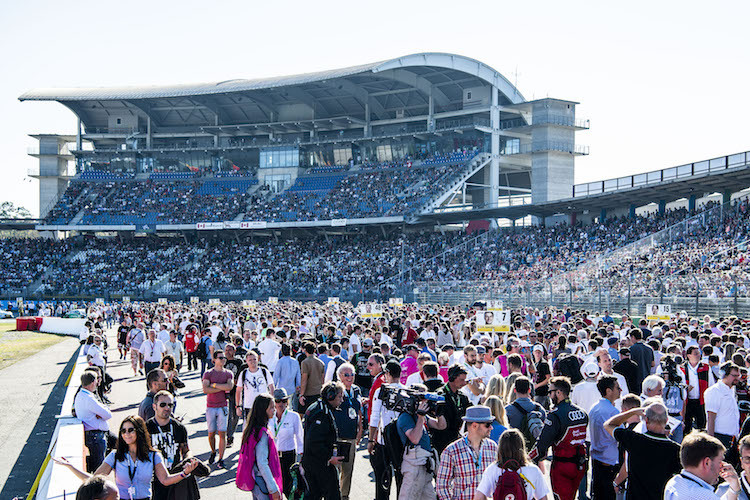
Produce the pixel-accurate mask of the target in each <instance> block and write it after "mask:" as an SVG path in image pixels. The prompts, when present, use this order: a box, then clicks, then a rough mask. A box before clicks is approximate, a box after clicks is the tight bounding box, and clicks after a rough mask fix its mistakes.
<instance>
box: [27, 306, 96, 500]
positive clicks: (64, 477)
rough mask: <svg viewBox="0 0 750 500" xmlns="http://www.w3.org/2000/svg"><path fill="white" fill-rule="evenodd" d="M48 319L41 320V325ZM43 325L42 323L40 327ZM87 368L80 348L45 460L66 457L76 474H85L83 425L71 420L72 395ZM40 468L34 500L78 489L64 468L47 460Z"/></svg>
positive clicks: (77, 482) (60, 496)
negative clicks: (83, 472)
mask: <svg viewBox="0 0 750 500" xmlns="http://www.w3.org/2000/svg"><path fill="white" fill-rule="evenodd" d="M48 319H49V318H45V319H44V323H46V322H47V320H48ZM54 319H61V318H54ZM73 321H78V320H73ZM44 323H42V326H43V325H44ZM55 333H57V332H55ZM87 367H88V362H87V360H86V355H85V354H83V348H79V349H78V357H77V358H76V363H75V366H74V367H73V371H72V373H71V374H70V378H69V379H68V388H67V390H66V391H65V398H64V399H63V404H62V407H61V408H60V415H58V416H57V425H56V426H55V432H54V433H53V435H52V440H51V441H50V444H49V449H48V450H47V457H49V456H53V457H66V458H67V459H68V460H69V461H70V463H72V464H73V465H75V466H76V467H77V468H79V469H80V470H86V455H87V452H86V449H85V447H84V441H83V423H81V421H80V420H78V419H77V418H75V417H73V415H72V414H71V411H72V409H73V400H74V399H75V394H76V391H77V390H78V386H79V385H80V384H81V374H82V373H83V371H84V370H85V369H86V368H87ZM42 467H43V469H42V470H40V473H41V478H40V479H39V483H38V488H37V491H36V498H37V499H38V500H52V499H55V500H57V499H60V500H63V499H71V498H75V494H76V491H78V488H79V487H80V486H81V480H80V479H78V477H76V476H75V475H74V474H73V473H72V472H70V470H69V469H68V468H67V467H63V466H61V465H58V464H56V463H55V462H53V461H51V460H49V458H47V459H46V460H45V462H44V465H42ZM32 489H33V488H32Z"/></svg>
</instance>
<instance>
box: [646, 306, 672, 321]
mask: <svg viewBox="0 0 750 500" xmlns="http://www.w3.org/2000/svg"><path fill="white" fill-rule="evenodd" d="M646 319H647V320H649V321H668V320H670V319H672V306H671V305H670V304H646Z"/></svg>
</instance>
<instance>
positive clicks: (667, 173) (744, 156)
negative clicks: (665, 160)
mask: <svg viewBox="0 0 750 500" xmlns="http://www.w3.org/2000/svg"><path fill="white" fill-rule="evenodd" d="M748 163H750V151H747V152H744V153H736V154H733V155H728V156H720V157H718V158H712V159H710V160H704V161H699V162H696V163H688V164H687V165H680V166H677V167H669V168H664V169H661V170H652V171H650V172H644V173H642V174H635V175H628V176H625V177H617V178H615V179H606V180H603V181H596V182H587V183H584V184H576V185H574V186H573V197H574V198H576V197H580V196H589V195H592V194H601V193H609V192H613V191H620V190H624V189H632V188H636V187H642V186H648V185H651V184H660V183H662V182H665V181H674V180H679V179H687V178H690V177H693V176H695V175H701V174H711V173H718V172H722V171H725V170H729V169H732V168H738V167H744V166H747V165H748Z"/></svg>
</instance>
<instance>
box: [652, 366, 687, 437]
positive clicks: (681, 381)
mask: <svg viewBox="0 0 750 500" xmlns="http://www.w3.org/2000/svg"><path fill="white" fill-rule="evenodd" d="M679 365H680V363H679V362H678V360H677V359H676V358H675V356H674V355H673V354H665V355H664V356H662V358H661V361H660V363H659V368H658V369H657V374H660V375H661V377H662V378H663V379H664V381H665V382H666V383H665V385H664V388H663V389H662V399H663V400H664V406H666V407H667V411H668V412H669V417H670V418H669V424H670V425H669V427H670V430H671V433H670V435H669V437H670V439H672V440H673V441H674V442H675V443H681V442H682V438H683V436H684V430H685V426H684V424H683V421H684V418H685V404H686V401H687V390H686V385H685V375H684V374H683V373H682V371H680V369H679Z"/></svg>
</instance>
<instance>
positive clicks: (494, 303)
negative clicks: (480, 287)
mask: <svg viewBox="0 0 750 500" xmlns="http://www.w3.org/2000/svg"><path fill="white" fill-rule="evenodd" d="M484 302H485V303H486V304H487V306H486V307H485V308H484V310H485V311H502V310H503V301H502V300H495V299H487V300H485V301H484Z"/></svg>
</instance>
